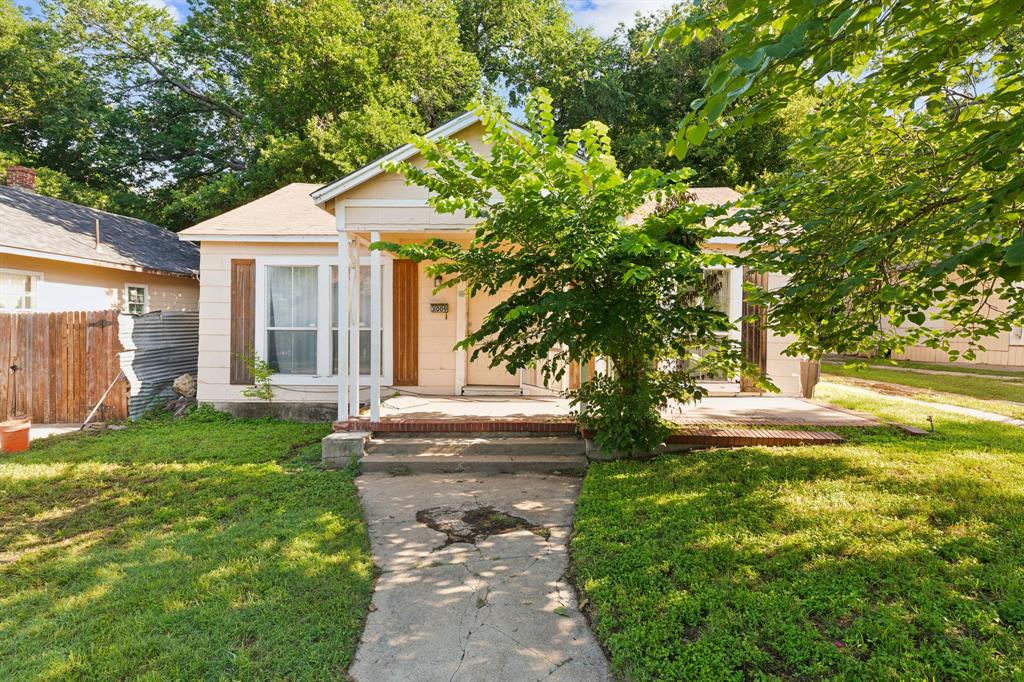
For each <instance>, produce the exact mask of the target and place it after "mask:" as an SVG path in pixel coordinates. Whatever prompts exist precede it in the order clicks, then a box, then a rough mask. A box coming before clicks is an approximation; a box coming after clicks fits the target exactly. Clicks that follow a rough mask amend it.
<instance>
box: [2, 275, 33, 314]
mask: <svg viewBox="0 0 1024 682" xmlns="http://www.w3.org/2000/svg"><path fill="white" fill-rule="evenodd" d="M39 279H40V275H39V273H37V272H24V271H21V270H0V310H35V308H36V304H37V301H36V288H37V287H38V282H39Z"/></svg>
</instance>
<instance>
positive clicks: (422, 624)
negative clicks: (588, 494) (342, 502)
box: [349, 474, 610, 682]
mask: <svg viewBox="0 0 1024 682" xmlns="http://www.w3.org/2000/svg"><path fill="white" fill-rule="evenodd" d="M356 483H357V485H358V487H359V492H360V497H361V498H362V501H363V509H364V510H365V514H366V519H367V522H368V525H369V530H370V540H371V542H372V545H373V557H374V562H375V563H376V564H377V566H378V567H379V568H380V570H381V575H380V578H379V579H378V581H377V586H376V590H375V591H374V594H373V604H372V606H371V612H370V614H369V616H368V618H367V622H366V629H365V630H364V632H363V637H362V641H361V642H360V644H359V650H358V651H357V653H356V658H355V661H354V663H353V664H352V667H351V669H350V671H349V672H350V674H351V675H352V677H353V678H354V679H356V680H358V681H360V682H381V681H385V680H395V681H398V680H402V681H417V682H420V681H422V682H431V681H433V680H441V681H443V682H455V681H457V680H462V681H465V682H468V681H471V680H488V681H489V682H501V681H503V680H508V681H509V682H512V681H515V682H520V681H521V680H552V681H554V680H563V681H566V682H567V681H570V680H587V681H594V682H597V681H600V680H608V679H610V678H609V676H608V669H607V663H606V661H605V658H604V655H603V653H602V651H601V649H600V647H599V646H598V644H597V641H596V640H595V639H594V636H593V634H592V633H591V631H590V628H589V627H588V626H587V623H586V620H585V619H584V618H583V616H582V614H581V613H580V612H579V610H578V607H577V603H576V595H575V593H574V591H573V589H572V587H571V586H570V585H569V584H568V582H567V581H566V579H565V576H564V574H565V571H566V568H567V566H568V554H567V549H566V541H567V538H568V535H569V532H570V531H571V526H572V515H573V509H574V505H575V500H576V496H577V494H578V492H579V485H580V480H579V479H577V478H568V477H560V476H540V475H507V476H491V477H470V476H466V477H454V476H443V475H439V476H435V475H415V476H388V475H386V474H364V475H362V476H360V477H359V478H357V479H356ZM481 507H484V508H493V510H491V511H485V512H484V513H483V516H484V517H486V518H488V519H490V518H491V517H493V516H495V513H496V512H504V513H505V514H509V515H512V516H513V517H515V518H516V523H521V525H523V526H530V528H529V529H527V528H522V529H519V530H513V531H511V532H504V533H501V534H491V535H489V536H486V537H484V536H478V537H476V539H475V543H474V542H467V541H464V539H465V538H464V536H462V535H458V534H457V533H456V534H454V535H453V532H454V531H449V532H447V533H446V532H441V530H434V529H432V528H431V527H429V526H428V525H427V523H426V522H425V521H430V520H431V519H434V518H435V517H437V516H441V517H444V518H448V519H451V518H455V517H456V516H458V517H460V518H461V514H463V513H464V512H467V511H472V510H477V509H479V508H481ZM417 516H419V517H420V519H421V520H422V521H418V520H417ZM502 518H505V519H507V518H509V517H502ZM432 525H435V527H437V526H436V523H434V524H432ZM442 529H443V530H448V527H447V526H442ZM458 532H462V531H458ZM453 540H454V541H453Z"/></svg>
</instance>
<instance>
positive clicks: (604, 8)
mask: <svg viewBox="0 0 1024 682" xmlns="http://www.w3.org/2000/svg"><path fill="white" fill-rule="evenodd" d="M678 2H679V0H570V1H569V9H570V10H571V11H572V16H573V19H574V20H575V21H576V23H577V24H579V25H580V26H590V27H591V28H593V29H594V32H595V33H596V34H597V35H599V36H601V37H603V38H604V37H608V36H610V35H611V34H612V33H613V32H614V31H615V28H616V27H617V26H618V25H619V24H620V23H624V24H626V25H627V26H632V25H633V20H634V18H635V16H636V13H637V12H640V13H641V14H649V13H651V12H654V11H655V10H659V9H667V8H669V7H671V6H672V5H675V4H677V3H678Z"/></svg>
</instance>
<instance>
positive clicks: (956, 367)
mask: <svg viewBox="0 0 1024 682" xmlns="http://www.w3.org/2000/svg"><path fill="white" fill-rule="evenodd" d="M843 362H855V363H863V364H867V365H871V366H873V367H903V368H905V369H924V370H932V371H940V372H956V373H958V374H981V375H990V376H1013V375H1020V380H1021V381H1024V369H1018V368H1015V367H1006V368H1000V367H979V366H977V365H969V364H966V363H937V362H918V361H915V360H887V359H884V358H852V357H851V358H843Z"/></svg>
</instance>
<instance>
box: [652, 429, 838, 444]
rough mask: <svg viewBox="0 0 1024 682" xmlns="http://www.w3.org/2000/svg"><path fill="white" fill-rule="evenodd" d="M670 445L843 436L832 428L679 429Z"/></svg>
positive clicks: (829, 440) (824, 440) (823, 440)
mask: <svg viewBox="0 0 1024 682" xmlns="http://www.w3.org/2000/svg"><path fill="white" fill-rule="evenodd" d="M665 442H666V444H667V445H670V446H671V445H689V446H693V447H741V446H747V445H765V446H787V445H837V444H839V443H842V442H844V441H843V438H842V436H840V435H839V434H837V433H833V432H832V431H784V430H781V429H757V428H753V429H752V428H744V429H692V430H689V429H688V430H679V431H676V432H675V433H673V434H672V435H671V436H669V437H668V438H667V439H666V440H665Z"/></svg>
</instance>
